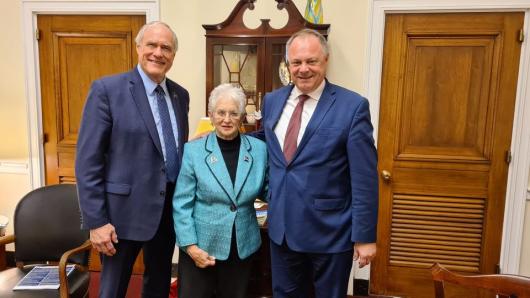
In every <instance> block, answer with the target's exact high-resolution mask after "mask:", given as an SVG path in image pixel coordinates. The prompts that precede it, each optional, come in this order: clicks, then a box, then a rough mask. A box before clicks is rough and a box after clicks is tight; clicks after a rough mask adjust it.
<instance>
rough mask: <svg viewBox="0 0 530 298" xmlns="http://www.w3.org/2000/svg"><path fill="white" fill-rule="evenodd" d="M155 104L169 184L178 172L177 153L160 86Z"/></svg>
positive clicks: (167, 110) (156, 91)
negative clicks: (164, 148)
mask: <svg viewBox="0 0 530 298" xmlns="http://www.w3.org/2000/svg"><path fill="white" fill-rule="evenodd" d="M155 93H156V103H157V105H158V113H159V115H160V122H161V123H162V135H163V136H164V145H165V147H166V169H167V171H166V176H167V180H168V181H170V182H175V179H176V178H177V170H178V151H177V144H176V143H175V135H174V134H173V128H172V127H171V118H169V109H168V108H167V104H166V99H165V96H164V95H165V93H164V89H162V87H160V85H158V86H156V89H155Z"/></svg>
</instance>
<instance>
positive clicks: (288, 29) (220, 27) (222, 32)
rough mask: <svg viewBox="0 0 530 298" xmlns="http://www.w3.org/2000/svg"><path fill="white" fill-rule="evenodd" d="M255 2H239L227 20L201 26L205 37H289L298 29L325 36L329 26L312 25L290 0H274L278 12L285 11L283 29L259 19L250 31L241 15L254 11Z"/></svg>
mask: <svg viewBox="0 0 530 298" xmlns="http://www.w3.org/2000/svg"><path fill="white" fill-rule="evenodd" d="M254 2H256V0H240V1H239V2H238V3H237V4H236V6H235V7H234V9H233V10H232V12H231V13H230V15H229V16H228V18H227V19H226V20H224V21H223V22H221V23H219V24H214V25H202V27H203V28H204V29H205V30H206V36H210V37H216V36H222V37H249V36H252V37H261V36H268V37H271V36H278V37H285V36H291V35H292V34H293V33H295V32H297V31H298V30H299V28H300V27H306V28H310V29H314V30H316V31H318V32H320V33H321V34H322V35H324V36H327V34H328V29H329V24H313V23H310V22H308V21H306V19H305V18H304V17H303V16H302V15H301V14H300V12H299V11H298V9H297V8H296V5H295V4H294V3H293V2H292V1H291V0H276V2H278V4H277V5H276V7H277V8H278V10H282V9H285V10H286V11H287V14H288V22H287V24H285V26H284V27H283V28H280V29H274V28H272V27H271V26H270V25H269V22H270V20H269V19H261V25H260V26H259V27H258V28H255V29H250V28H248V27H247V26H245V22H244V21H243V15H244V14H245V11H246V10H247V9H249V10H253V9H254Z"/></svg>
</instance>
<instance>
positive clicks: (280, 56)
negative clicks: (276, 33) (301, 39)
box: [267, 39, 291, 91]
mask: <svg viewBox="0 0 530 298" xmlns="http://www.w3.org/2000/svg"><path fill="white" fill-rule="evenodd" d="M285 54H286V53H285V40H283V39H282V40H273V41H272V42H271V43H270V58H271V71H270V74H269V75H270V78H269V81H270V82H271V85H270V86H267V87H268V88H267V89H268V90H267V91H270V90H275V89H278V88H281V87H283V86H286V85H288V84H289V83H290V82H291V79H290V76H289V70H288V69H287V61H286V60H285V59H286V57H285Z"/></svg>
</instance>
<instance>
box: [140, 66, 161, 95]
mask: <svg viewBox="0 0 530 298" xmlns="http://www.w3.org/2000/svg"><path fill="white" fill-rule="evenodd" d="M136 68H137V69H138V73H140V77H141V78H142V82H143V83H144V87H145V91H146V92H147V94H148V95H153V94H154V92H155V88H156V86H157V85H160V86H162V89H164V92H165V93H166V94H169V93H168V91H167V87H166V78H164V80H163V81H162V82H161V83H160V84H157V83H155V82H154V81H153V80H151V78H149V76H147V74H146V73H145V72H144V70H143V69H142V67H141V66H140V64H138V65H137V66H136Z"/></svg>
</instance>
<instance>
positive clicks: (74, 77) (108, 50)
mask: <svg viewBox="0 0 530 298" xmlns="http://www.w3.org/2000/svg"><path fill="white" fill-rule="evenodd" d="M37 23H38V29H39V35H40V37H39V62H40V87H41V95H42V123H43V133H44V138H43V143H44V156H45V174H46V184H56V183H74V182H75V177H74V161H75V146H76V142H77V133H78V130H79V124H80V121H81V113H82V110H83V106H84V103H85V99H86V96H87V94H88V90H89V88H90V84H91V82H92V81H93V80H95V79H97V78H99V77H101V76H103V75H109V74H114V73H119V72H123V71H127V70H129V69H131V68H132V67H133V65H135V64H136V62H137V55H136V47H135V43H134V38H135V37H136V34H137V33H138V31H139V29H140V28H141V26H142V25H143V24H145V16H143V15H142V16H140V15H136V16H125V15H123V16H104V15H98V16H89V15H39V16H38V17H37Z"/></svg>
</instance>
